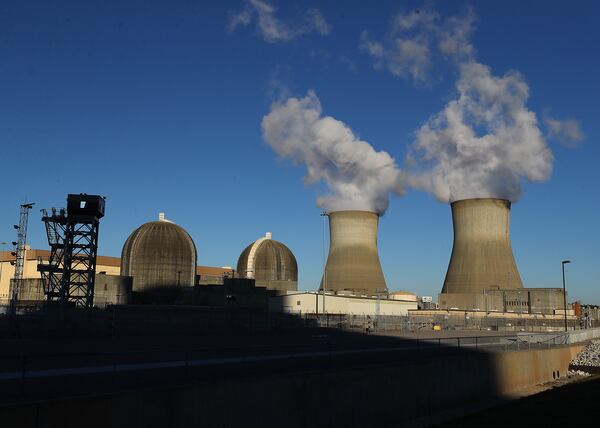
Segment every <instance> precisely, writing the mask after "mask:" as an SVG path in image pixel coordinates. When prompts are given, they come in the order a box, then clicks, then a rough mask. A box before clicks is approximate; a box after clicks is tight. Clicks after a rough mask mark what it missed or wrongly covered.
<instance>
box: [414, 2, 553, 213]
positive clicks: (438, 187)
mask: <svg viewBox="0 0 600 428" xmlns="http://www.w3.org/2000/svg"><path fill="white" fill-rule="evenodd" d="M474 21H475V16H474V13H473V12H472V11H471V10H469V11H468V13H467V14H466V15H465V16H464V17H462V18H461V17H458V16H455V17H450V18H447V19H446V20H445V22H443V23H441V24H440V25H439V27H437V28H438V30H436V31H435V32H434V34H436V37H438V39H439V40H438V43H437V48H438V50H439V52H440V53H441V54H442V55H443V56H444V57H446V58H448V59H449V60H451V61H452V62H453V63H454V64H456V66H457V68H458V71H459V78H458V80H457V82H456V89H457V98H456V99H454V100H452V101H450V102H449V103H447V104H446V106H445V107H444V108H443V109H442V110H441V111H440V112H439V113H437V114H435V115H434V116H432V117H431V118H430V119H429V120H428V121H427V122H426V123H425V124H423V125H422V126H421V127H420V129H418V131H417V132H416V141H415V143H414V144H413V146H412V148H411V150H410V152H409V155H408V157H407V160H408V164H409V165H410V166H411V168H412V171H411V175H410V178H409V182H410V184H411V186H413V187H417V188H420V189H423V190H426V191H428V192H431V193H432V194H434V195H435V196H436V197H437V198H438V199H439V200H440V201H444V202H452V201H455V200H459V199H467V198H480V197H488V198H489V197H493V198H503V199H508V200H511V201H516V200H518V199H519V198H520V196H521V193H522V191H521V184H522V181H523V180H529V181H545V180H547V179H548V178H549V177H550V175H551V173H552V161H553V156H552V152H551V151H550V149H549V148H548V146H547V144H546V142H545V140H544V137H543V134H542V132H541V131H540V129H539V126H538V120H537V117H536V114H535V113H534V112H532V111H531V110H529V109H528V108H527V99H528V98H529V86H528V85H527V83H526V82H525V79H524V78H523V77H522V76H521V75H520V74H519V73H518V72H515V71H510V72H508V73H506V74H504V75H503V76H494V75H493V74H492V71H491V69H490V67H488V66H486V65H484V64H482V63H480V62H477V61H476V60H475V59H474V52H475V49H474V48H473V46H472V45H471V44H470V42H469V40H468V35H469V34H470V32H471V30H472V28H473V22H474ZM425 30H427V31H431V24H429V25H428V27H427V28H424V31H425Z"/></svg>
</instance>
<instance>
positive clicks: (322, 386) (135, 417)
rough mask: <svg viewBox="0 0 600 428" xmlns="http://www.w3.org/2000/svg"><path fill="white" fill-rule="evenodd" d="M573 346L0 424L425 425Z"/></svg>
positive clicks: (235, 381) (480, 400)
mask: <svg viewBox="0 0 600 428" xmlns="http://www.w3.org/2000/svg"><path fill="white" fill-rule="evenodd" d="M581 348H582V346H565V347H559V348H551V349H544V350H524V351H514V352H504V353H485V352H473V351H464V352H461V353H456V354H451V355H446V356H444V357H439V356H438V357H435V358H430V359H425V360H416V359H415V360H414V361H410V362H403V363H401V364H397V365H385V366H381V365H371V366H365V367H363V368H353V369H344V370H335V367H329V368H327V369H324V370H315V371H311V372H303V373H294V374H286V375H278V374H277V373H273V374H272V375H270V376H262V377H259V378H257V377H251V376H248V377H241V378H240V377H236V378H230V379H227V378H226V374H224V378H220V377H219V376H215V377H214V379H212V380H210V381H203V382H199V381H198V382H195V383H193V384H189V385H182V386H176V387H162V388H154V389H144V390H134V391H124V392H119V393H114V394H109V395H103V396H96V397H86V398H71V399H61V400H54V401H46V402H41V403H30V404H23V405H18V406H12V407H4V408H2V407H0V422H1V425H2V426H7V427H11V426H19V427H20V428H29V427H55V426H60V427H81V426H85V427H90V428H91V427H103V428H106V427H127V428H133V427H188V426H206V427H239V426H261V427H299V428H300V427H302V428H304V427H306V428H308V427H310V428H316V427H336V426H340V427H345V428H350V427H365V426H368V427H377V426H394V427H397V426H426V425H430V424H432V423H435V422H439V421H441V420H443V419H444V418H447V417H448V416H457V415H460V414H464V413H465V412H467V411H469V410H470V411H472V410H474V409H477V408H478V407H479V406H482V405H485V404H488V405H489V403H491V402H497V401H498V400H503V399H504V398H505V397H506V396H507V394H510V393H511V392H514V391H515V390H517V389H519V388H523V387H527V386H531V385H534V384H539V383H543V382H548V381H552V380H553V378H555V377H556V376H557V373H560V376H561V377H562V376H564V375H565V374H566V372H567V369H568V365H569V362H570V361H571V359H572V358H573V357H574V356H575V355H576V353H577V352H578V351H579V350H580V349H581Z"/></svg>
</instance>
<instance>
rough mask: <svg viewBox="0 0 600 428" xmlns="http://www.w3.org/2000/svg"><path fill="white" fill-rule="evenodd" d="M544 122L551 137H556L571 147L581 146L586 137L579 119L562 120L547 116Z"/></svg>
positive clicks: (562, 143)
mask: <svg viewBox="0 0 600 428" xmlns="http://www.w3.org/2000/svg"><path fill="white" fill-rule="evenodd" d="M544 123H545V124H546V127H547V128H548V136H549V138H554V139H555V140H557V141H558V142H559V143H560V144H561V145H563V146H565V147H568V148H570V149H575V148H577V147H579V146H580V145H581V144H582V143H583V140H584V139H585V135H584V134H583V131H582V130H581V123H580V122H579V121H578V120H575V119H564V120H560V119H553V118H551V117H547V118H546V119H544Z"/></svg>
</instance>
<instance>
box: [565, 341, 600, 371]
mask: <svg viewBox="0 0 600 428" xmlns="http://www.w3.org/2000/svg"><path fill="white" fill-rule="evenodd" d="M571 364H572V365H574V366H591V367H600V340H594V341H592V342H591V343H590V344H588V345H587V346H586V347H585V348H584V350H583V351H581V352H580V353H579V355H577V358H575V359H574V360H573V361H571Z"/></svg>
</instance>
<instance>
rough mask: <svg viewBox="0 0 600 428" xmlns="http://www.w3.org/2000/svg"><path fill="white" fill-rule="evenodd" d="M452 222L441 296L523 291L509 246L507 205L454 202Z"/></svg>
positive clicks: (487, 200)
mask: <svg viewBox="0 0 600 428" xmlns="http://www.w3.org/2000/svg"><path fill="white" fill-rule="evenodd" d="M452 222H453V225H454V245H453V247H452V256H451V257H450V264H449V266H448V272H447V273H446V279H445V281H444V287H443V288H442V293H475V294H481V293H483V292H484V291H485V290H493V289H515V288H523V283H522V282H521V277H520V275H519V271H518V270H517V264H516V263H515V258H514V256H513V252H512V248H511V245H510V235H509V223H510V202H509V201H507V200H504V199H491V198H484V199H465V200H461V201H456V202H454V203H452Z"/></svg>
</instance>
